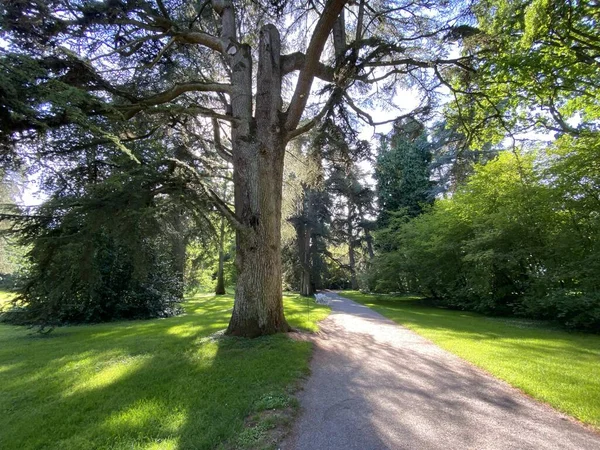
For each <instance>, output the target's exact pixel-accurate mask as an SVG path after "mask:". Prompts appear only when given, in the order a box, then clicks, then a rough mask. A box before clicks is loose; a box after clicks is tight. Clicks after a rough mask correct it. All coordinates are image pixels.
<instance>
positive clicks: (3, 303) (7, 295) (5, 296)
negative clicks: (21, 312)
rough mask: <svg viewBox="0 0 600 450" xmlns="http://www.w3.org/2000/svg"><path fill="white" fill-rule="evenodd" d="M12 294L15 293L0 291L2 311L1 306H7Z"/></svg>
mask: <svg viewBox="0 0 600 450" xmlns="http://www.w3.org/2000/svg"><path fill="white" fill-rule="evenodd" d="M14 296H15V294H13V293H12V292H6V291H0V311H2V308H5V307H7V306H9V304H10V301H11V300H12V299H13V297H14Z"/></svg>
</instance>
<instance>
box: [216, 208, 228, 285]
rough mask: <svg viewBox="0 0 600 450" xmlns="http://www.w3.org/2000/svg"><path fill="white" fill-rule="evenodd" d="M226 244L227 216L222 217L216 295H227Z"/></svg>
mask: <svg viewBox="0 0 600 450" xmlns="http://www.w3.org/2000/svg"><path fill="white" fill-rule="evenodd" d="M224 245H225V218H224V217H221V227H220V229H219V268H218V269H217V287H216V288H215V294H216V295H225V294H227V292H226V291H225V274H224V270H223V266H224V260H225V252H224V251H223V247H224Z"/></svg>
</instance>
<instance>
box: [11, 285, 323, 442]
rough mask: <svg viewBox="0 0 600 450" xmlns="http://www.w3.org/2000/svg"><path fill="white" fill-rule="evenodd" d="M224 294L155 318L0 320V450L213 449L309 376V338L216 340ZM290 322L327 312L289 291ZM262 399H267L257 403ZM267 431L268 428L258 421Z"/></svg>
mask: <svg viewBox="0 0 600 450" xmlns="http://www.w3.org/2000/svg"><path fill="white" fill-rule="evenodd" d="M231 307H232V299H231V296H227V297H225V298H223V297H221V298H215V297H214V296H210V295H198V296H195V297H193V298H191V299H190V300H189V301H188V302H186V304H185V309H186V314H185V315H183V316H179V317H174V318H170V319H161V320H148V321H135V322H118V323H110V324H102V325H87V326H73V327H63V328H57V329H56V330H54V331H53V332H52V333H50V334H49V335H46V336H41V335H36V334H32V332H31V331H30V330H28V329H27V328H24V327H16V326H10V325H0V449H7V450H9V449H19V450H26V449H41V448H44V449H70V450H72V449H161V450H165V449H213V448H215V447H217V446H219V445H221V444H223V443H224V442H228V441H229V442H235V440H234V439H233V438H234V437H235V436H237V435H239V434H241V433H242V432H243V430H244V419H245V417H247V416H248V415H250V414H253V413H255V412H256V411H260V410H261V409H263V408H265V407H269V406H274V407H278V405H284V404H285V405H287V404H288V403H289V402H288V401H286V400H285V399H286V396H287V394H288V393H289V392H290V389H293V387H294V386H295V383H296V382H297V380H298V379H299V378H300V377H301V376H302V375H304V374H306V373H307V371H308V360H309V356H310V351H311V348H310V344H309V343H308V342H297V341H293V340H291V339H289V338H288V337H287V336H285V335H276V336H269V337H264V338H259V339H254V340H246V339H236V338H223V337H221V338H216V339H215V338H214V337H212V336H211V335H212V334H213V333H215V332H216V331H218V330H222V329H223V328H225V327H226V325H227V322H228V319H229V316H230V314H231ZM285 307H286V317H287V318H288V321H289V322H290V324H291V325H292V326H294V327H300V328H305V329H311V330H314V329H316V321H317V320H319V319H322V318H324V317H325V316H326V315H327V314H328V312H329V309H328V308H326V307H322V306H317V305H315V304H314V302H313V304H312V306H311V312H310V317H307V314H306V303H305V300H304V299H300V298H299V297H298V296H290V295H287V296H286V297H285ZM265 405H266V406H265ZM261 426H263V427H264V425H261ZM242 444H243V443H242Z"/></svg>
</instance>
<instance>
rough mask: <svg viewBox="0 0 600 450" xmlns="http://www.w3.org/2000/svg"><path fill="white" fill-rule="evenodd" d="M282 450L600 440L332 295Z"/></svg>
mask: <svg viewBox="0 0 600 450" xmlns="http://www.w3.org/2000/svg"><path fill="white" fill-rule="evenodd" d="M330 295H331V298H332V301H331V306H332V313H331V315H330V316H329V317H328V318H327V319H325V320H324V321H323V322H321V326H320V327H321V330H320V332H319V333H318V334H317V335H315V337H314V343H315V350H314V355H313V359H312V362H311V368H312V373H311V376H310V377H309V379H308V380H307V382H306V384H305V386H304V389H303V391H302V392H301V393H300V405H301V413H300V417H299V418H298V420H297V421H296V423H295V425H294V428H293V430H292V432H291V434H290V436H289V437H288V438H287V440H286V441H284V442H283V443H282V445H281V448H282V449H285V450H379V449H418V450H427V449H457V450H458V449H460V450H465V449H476V450H487V449H494V450H496V449H498V450H507V449H519V450H522V449H536V450H538V449H561V450H568V449H572V450H588V449H589V450H591V449H594V450H600V433H597V432H595V431H593V430H591V429H590V428H589V427H586V426H583V425H581V424H580V423H578V422H576V421H574V420H572V419H570V418H569V417H567V416H565V415H563V414H561V413H559V412H557V411H556V410H554V409H552V408H550V407H549V406H547V405H544V404H542V403H539V402H537V401H535V400H533V399H531V398H530V397H528V396H526V395H524V394H523V393H521V392H520V391H519V390H517V389H515V388H513V387H511V386H509V385H508V384H506V383H504V382H502V381H500V380H497V379H496V378H493V377H492V376H490V375H489V374H487V373H485V372H484V371H482V370H480V369H478V368H476V367H474V366H473V365H471V364H470V363H468V362H466V361H464V360H462V359H460V358H459V357H457V356H455V355H453V354H451V353H448V352H447V351H445V350H442V349H441V348H439V347H438V346H436V345H435V344H433V343H432V342H430V341H428V340H427V339H425V338H423V337H421V336H419V335H417V334H415V333H414V332H412V331H410V330H408V329H406V328H404V327H402V326H399V325H397V324H395V323H394V322H392V321H391V320H389V319H386V318H385V317H383V316H382V315H380V314H379V313H377V312H375V311H373V310H371V309H369V308H367V307H365V306H362V305H360V304H358V303H355V302H353V301H351V300H348V299H345V298H342V297H339V296H338V295H336V294H330Z"/></svg>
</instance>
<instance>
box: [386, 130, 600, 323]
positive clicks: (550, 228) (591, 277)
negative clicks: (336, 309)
mask: <svg viewBox="0 0 600 450" xmlns="http://www.w3.org/2000/svg"><path fill="white" fill-rule="evenodd" d="M599 150H600V149H599V148H598V147H597V142H596V141H586V140H573V139H571V138H563V139H561V140H559V141H558V142H557V143H556V145H555V146H553V147H552V148H551V149H549V150H548V151H546V152H544V151H539V152H529V153H519V152H516V151H515V152H512V151H505V152H503V153H501V154H500V155H499V157H498V158H497V159H495V160H493V161H491V162H489V163H488V164H486V165H478V166H476V167H475V173H474V175H473V176H472V177H471V178H470V179H469V180H468V182H467V183H466V184H465V185H464V186H462V187H461V188H459V190H458V191H457V192H456V193H455V194H454V195H453V196H451V197H448V198H445V199H442V200H439V201H437V202H436V203H435V205H434V206H433V207H432V208H431V209H430V210H429V211H427V212H426V213H425V214H423V215H421V216H419V217H417V218H416V219H414V220H411V221H407V220H406V218H405V217H404V216H402V215H397V216H396V217H394V218H393V219H392V220H390V223H389V225H388V227H387V228H386V229H383V230H381V231H379V232H378V234H377V237H378V242H380V244H381V245H386V246H387V247H386V248H387V250H388V251H387V252H385V254H384V256H383V257H382V258H380V259H379V260H378V262H377V266H376V271H377V273H378V275H379V279H380V280H381V283H380V285H379V286H378V288H379V289H383V290H392V288H393V287H394V286H393V284H394V283H395V289H394V290H397V291H413V292H419V293H422V294H425V295H428V296H431V297H434V298H436V299H438V300H439V301H440V303H441V304H443V305H447V306H451V307H458V308H464V309H471V310H476V311H479V312H484V313H492V314H519V315H525V316H529V317H538V318H546V319H556V320H558V321H560V322H562V323H564V324H565V325H567V326H569V327H576V328H585V329H590V330H595V331H600V277H598V273H599V269H600V256H599V255H600V216H599V215H598V198H599V197H598V188H599V187H600V178H599V175H598V174H599V173H600V171H599V170H598V169H599V167H598V158H597V157H596V155H597V154H598V151H599Z"/></svg>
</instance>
